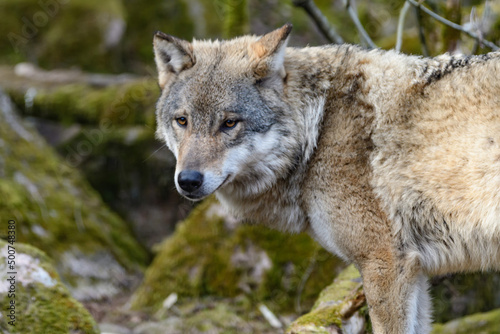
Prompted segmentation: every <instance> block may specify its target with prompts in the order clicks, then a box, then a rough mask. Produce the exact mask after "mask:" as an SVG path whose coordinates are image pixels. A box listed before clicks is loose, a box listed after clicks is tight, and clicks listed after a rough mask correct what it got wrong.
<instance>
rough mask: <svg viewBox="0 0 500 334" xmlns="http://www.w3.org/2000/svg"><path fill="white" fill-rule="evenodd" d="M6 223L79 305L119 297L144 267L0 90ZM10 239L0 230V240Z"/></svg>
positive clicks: (121, 231) (127, 239) (122, 228)
mask: <svg viewBox="0 0 500 334" xmlns="http://www.w3.org/2000/svg"><path fill="white" fill-rule="evenodd" d="M9 220H13V221H15V225H16V237H17V240H18V241H19V242H25V243H29V244H30V245H33V246H35V247H37V248H39V249H42V250H43V251H45V252H46V253H47V254H48V255H49V256H50V257H51V258H53V259H54V260H55V261H56V264H57V270H58V272H59V273H60V275H61V276H62V279H63V280H64V282H65V283H67V284H68V285H69V287H70V289H71V291H72V293H73V294H74V296H77V297H78V298H79V299H82V300H83V299H93V298H97V299H98V298H102V297H107V296H110V295H113V294H114V293H116V292H118V291H120V289H121V288H123V287H125V286H128V285H129V283H130V277H131V276H129V274H133V273H135V274H137V273H139V272H140V271H141V268H142V267H143V266H144V264H145V263H146V261H147V254H146V252H145V251H144V250H143V249H142V248H141V247H140V246H139V244H138V243H137V242H136V240H135V239H134V238H133V236H132V234H131V232H130V230H129V228H128V227H127V225H126V224H125V223H124V222H123V221H122V220H121V219H120V218H119V217H118V216H117V215H116V214H115V213H113V212H112V211H111V210H109V209H108V208H107V207H106V205H104V204H103V203H102V201H101V199H100V197H99V195H98V194H97V193H96V192H95V191H94V190H93V189H92V188H91V187H90V186H89V185H88V183H87V182H86V181H85V180H84V179H83V178H82V176H81V175H80V174H79V173H78V172H77V171H76V170H74V169H72V168H70V167H69V166H67V165H66V164H64V163H63V161H61V159H60V158H59V157H58V155H57V154H56V153H55V152H54V151H53V150H52V149H51V148H50V147H49V146H48V145H47V144H46V143H45V142H44V140H43V139H42V138H41V137H40V136H39V135H38V134H37V133H36V131H34V130H33V129H31V128H30V127H27V126H26V125H25V124H24V123H23V122H22V121H21V120H20V118H19V117H18V116H17V115H16V113H15V110H14V108H13V105H12V103H11V102H10V100H9V98H8V97H7V96H6V95H5V94H4V93H3V92H1V91H0V221H2V222H7V221H9ZM7 235H8V227H7V224H1V225H0V236H2V237H4V238H6V237H7ZM132 276H133V275H132Z"/></svg>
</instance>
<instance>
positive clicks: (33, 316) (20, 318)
mask: <svg viewBox="0 0 500 334" xmlns="http://www.w3.org/2000/svg"><path fill="white" fill-rule="evenodd" d="M9 254H10V258H13V259H14V261H15V263H13V262H10V263H11V264H7V263H8V262H7V260H8V259H10V258H9ZM0 260H1V261H0V300H1V304H2V314H1V315H0V332H2V333H12V334H15V333H19V334H25V333H53V334H66V333H80V334H92V333H96V334H97V333H100V332H99V330H98V328H97V324H96V323H95V321H94V319H93V318H92V317H91V315H90V314H89V312H88V311H87V310H86V309H85V308H84V307H83V305H82V304H80V303H79V302H77V301H76V300H75V299H74V298H73V297H71V295H70V293H69V291H68V289H67V288H66V287H65V286H64V285H63V284H62V283H61V281H60V278H59V275H58V274H57V272H56V270H55V268H54V265H53V263H52V260H51V259H49V257H48V256H47V255H45V253H43V252H42V251H40V250H38V249H36V248H34V247H32V246H29V245H26V244H22V243H17V242H12V244H10V243H7V242H5V241H4V240H1V239H0ZM11 266H12V267H11ZM10 272H15V274H10ZM12 278H14V279H13V280H12ZM8 279H10V280H8ZM11 283H12V284H11Z"/></svg>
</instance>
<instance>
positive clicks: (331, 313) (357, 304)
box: [287, 265, 370, 334]
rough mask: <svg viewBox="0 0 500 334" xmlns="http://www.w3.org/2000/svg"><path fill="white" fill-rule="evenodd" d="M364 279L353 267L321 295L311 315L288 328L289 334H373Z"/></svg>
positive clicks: (344, 272)
mask: <svg viewBox="0 0 500 334" xmlns="http://www.w3.org/2000/svg"><path fill="white" fill-rule="evenodd" d="M369 327H370V325H369V321H368V316H367V307H366V299H365V296H364V293H363V289H362V283H361V276H360V274H359V272H358V271H357V270H356V268H355V267H354V266H353V265H351V266H349V267H347V268H346V269H345V270H344V271H342V272H341V273H340V274H339V276H338V277H337V278H336V279H335V280H334V282H333V283H332V284H331V285H329V286H328V287H326V288H325V289H324V290H323V291H321V294H320V295H319V298H318V300H317V301H316V303H315V304H314V306H313V307H312V309H311V311H310V312H309V313H307V314H305V315H303V316H301V317H300V318H298V319H297V320H295V321H294V322H293V323H292V325H291V326H290V327H289V328H288V330H287V333H288V334H299V333H310V334H334V333H338V334H340V333H344V334H355V333H365V330H367V331H369Z"/></svg>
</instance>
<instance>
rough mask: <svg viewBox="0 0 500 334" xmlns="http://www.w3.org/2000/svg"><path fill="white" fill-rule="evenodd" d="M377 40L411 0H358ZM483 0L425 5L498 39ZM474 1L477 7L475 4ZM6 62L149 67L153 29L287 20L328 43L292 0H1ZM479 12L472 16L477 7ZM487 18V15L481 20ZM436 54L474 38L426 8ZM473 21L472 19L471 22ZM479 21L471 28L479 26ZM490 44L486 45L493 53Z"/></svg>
mask: <svg viewBox="0 0 500 334" xmlns="http://www.w3.org/2000/svg"><path fill="white" fill-rule="evenodd" d="M315 3H316V5H317V6H318V8H319V9H320V10H321V11H322V12H323V14H324V15H325V17H326V18H327V19H328V21H329V22H330V23H331V24H332V25H333V26H334V27H336V29H337V30H338V32H339V34H340V35H341V36H342V37H343V38H344V40H345V41H346V42H350V43H360V42H361V43H362V40H360V38H359V36H358V31H357V30H356V28H355V26H354V25H353V23H352V21H351V20H350V18H349V15H348V14H347V11H346V10H345V4H344V1H342V0H336V1H332V0H317V1H315ZM350 3H351V5H352V6H355V10H356V12H357V14H358V16H359V18H360V20H361V22H362V24H363V25H364V27H365V29H366V30H367V31H368V33H369V35H370V36H371V38H372V39H373V40H374V42H375V43H376V44H377V45H378V46H380V47H382V48H384V49H390V48H392V47H394V45H395V43H396V29H397V21H398V16H399V13H400V10H401V8H402V6H403V3H404V2H403V1H398V0H373V1H367V0H365V1H362V0H357V1H351V2H350ZM486 3H487V2H485V1H481V0H446V1H444V0H441V1H440V0H429V1H426V2H425V4H426V5H427V6H428V7H429V8H431V9H432V10H433V11H435V12H436V13H439V14H440V15H441V16H443V17H445V18H448V19H450V20H451V21H453V22H458V23H460V24H469V23H470V21H471V18H473V17H477V18H478V20H477V22H478V23H479V24H477V25H481V28H482V34H483V37H484V38H485V39H490V40H493V41H495V40H498V39H499V38H500V33H499V32H498V30H499V29H497V28H498V27H499V25H500V23H499V22H498V13H499V12H500V3H499V2H498V1H490V2H489V5H488V10H487V12H488V13H487V15H486V16H484V15H483V14H484V8H485V4H486ZM472 8H474V10H473V9H472ZM0 11H1V12H2V13H4V15H3V19H2V25H1V26H0V37H1V39H0V49H1V50H2V52H1V53H0V61H1V62H2V63H6V64H15V63H17V62H20V61H30V62H33V63H35V64H38V65H40V66H42V67H43V68H47V69H51V68H71V67H79V68H81V69H83V70H87V71H98V72H110V73H120V72H133V73H140V74H147V73H149V72H148V70H147V68H148V67H151V66H152V65H153V63H152V49H151V36H152V34H153V33H154V31H156V30H161V31H163V32H166V33H168V34H171V35H175V36H177V37H180V38H185V39H191V38H193V37H196V38H198V39H203V38H230V37H234V36H238V35H241V34H245V33H255V34H262V33H265V32H267V31H270V30H272V29H274V28H276V27H278V26H281V25H282V24H284V23H285V22H291V23H292V24H293V25H294V33H293V35H292V40H291V44H292V45H296V46H304V45H318V44H324V43H326V42H327V40H326V39H325V38H324V37H323V36H322V35H321V33H319V31H318V30H317V28H316V26H315V25H314V23H313V22H312V21H311V20H310V18H309V17H307V14H306V13H305V12H304V11H303V10H301V9H298V8H296V7H295V6H294V5H293V3H292V1H291V0H216V1H211V0H169V1H152V0H146V1H139V0H108V1H97V0H42V1H37V0H0ZM472 11H474V12H475V13H476V15H475V16H471V12H472ZM481 19H482V20H481ZM417 21H419V20H417V15H416V10H415V8H413V7H412V8H410V11H409V13H408V15H407V20H406V22H405V28H406V29H405V34H404V43H403V48H402V50H403V51H404V52H408V53H415V54H421V53H422V52H421V45H420V40H419V33H418V28H417V27H418V24H417ZM420 21H421V24H422V26H423V30H424V35H425V37H426V40H427V42H428V43H427V44H428V47H429V48H430V54H431V55H433V54H434V55H435V54H438V53H441V52H444V51H456V50H460V51H463V52H470V50H471V49H472V47H473V44H474V42H473V40H471V39H470V38H466V37H464V36H463V34H461V33H459V32H457V31H456V30H454V29H451V28H449V27H447V26H444V25H442V24H440V23H438V22H436V21H435V20H433V19H431V18H429V17H428V16H427V15H426V14H424V13H421V14H420ZM468 22H469V23H468ZM477 25H475V26H471V25H469V28H470V29H472V30H473V31H474V29H476V28H477ZM485 51H486V50H483V49H482V50H479V52H485Z"/></svg>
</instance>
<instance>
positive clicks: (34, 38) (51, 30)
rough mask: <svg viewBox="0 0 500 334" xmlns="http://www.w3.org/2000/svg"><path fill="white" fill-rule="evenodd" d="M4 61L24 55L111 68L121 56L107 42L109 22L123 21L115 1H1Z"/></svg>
mask: <svg viewBox="0 0 500 334" xmlns="http://www.w3.org/2000/svg"><path fill="white" fill-rule="evenodd" d="M0 11H1V12H2V13H4V14H5V15H4V16H5V18H6V20H3V22H2V26H1V27H0V36H1V40H0V48H2V50H6V51H7V52H6V53H5V54H6V56H4V57H3V60H7V61H9V62H13V61H16V62H17V61H21V60H24V61H26V60H28V61H32V62H36V63H39V64H41V65H43V66H45V67H49V68H53V67H70V66H75V65H78V66H79V67H81V68H83V69H85V70H93V71H104V72H116V71H118V70H121V69H122V68H123V66H121V61H120V59H121V57H120V56H119V54H118V53H117V51H118V49H117V48H116V45H106V35H107V34H108V33H109V30H110V29H111V25H112V24H115V25H116V24H118V22H121V23H122V24H125V10H124V8H123V6H122V2H121V1H120V0H110V1H104V2H103V1H98V0H91V1H88V0H72V1H37V0H1V1H0Z"/></svg>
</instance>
